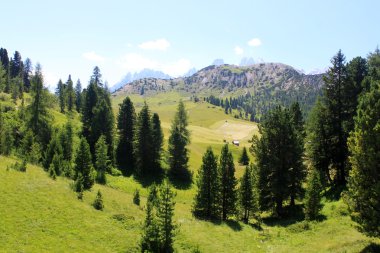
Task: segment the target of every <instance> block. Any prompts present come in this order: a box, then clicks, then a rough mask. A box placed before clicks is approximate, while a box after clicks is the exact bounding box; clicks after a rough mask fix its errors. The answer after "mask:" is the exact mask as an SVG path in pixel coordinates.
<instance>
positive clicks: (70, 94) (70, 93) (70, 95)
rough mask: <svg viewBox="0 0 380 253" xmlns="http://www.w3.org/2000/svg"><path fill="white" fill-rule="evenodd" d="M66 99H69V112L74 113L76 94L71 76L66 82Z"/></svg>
mask: <svg viewBox="0 0 380 253" xmlns="http://www.w3.org/2000/svg"><path fill="white" fill-rule="evenodd" d="M66 99H67V110H68V111H69V112H72V111H73V110H74V108H75V92H74V84H73V81H72V80H71V75H69V78H68V80H67V82H66Z"/></svg>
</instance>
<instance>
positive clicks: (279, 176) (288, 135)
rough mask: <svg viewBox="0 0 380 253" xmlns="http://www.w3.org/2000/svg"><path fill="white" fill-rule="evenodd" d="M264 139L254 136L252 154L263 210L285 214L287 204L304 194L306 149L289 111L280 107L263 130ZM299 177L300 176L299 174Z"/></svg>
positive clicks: (267, 120)
mask: <svg viewBox="0 0 380 253" xmlns="http://www.w3.org/2000/svg"><path fill="white" fill-rule="evenodd" d="M259 132H260V134H261V138H260V139H259V138H258V137H257V136H254V137H253V139H252V147H251V150H252V152H253V153H254V155H255V157H256V166H257V169H258V191H259V194H258V195H259V203H260V208H261V209H262V210H270V209H272V208H273V207H275V209H276V214H277V215H279V216H281V215H282V214H283V202H284V201H285V200H286V199H287V198H288V197H290V196H291V195H292V194H295V193H297V192H299V191H300V189H299V188H300V187H301V183H302V181H301V180H302V178H303V171H302V168H303V167H302V147H301V146H300V141H299V134H298V133H297V131H296V130H295V127H294V125H293V123H292V120H291V115H290V112H289V110H288V109H282V108H281V107H277V108H276V109H274V110H272V111H270V112H269V114H268V115H267V116H266V118H265V120H264V121H263V122H262V124H261V125H260V126H259ZM297 173H299V174H297Z"/></svg>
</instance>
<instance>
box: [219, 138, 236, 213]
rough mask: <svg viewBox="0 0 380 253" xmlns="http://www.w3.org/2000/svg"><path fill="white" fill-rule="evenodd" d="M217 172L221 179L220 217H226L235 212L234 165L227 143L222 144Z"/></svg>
mask: <svg viewBox="0 0 380 253" xmlns="http://www.w3.org/2000/svg"><path fill="white" fill-rule="evenodd" d="M219 174H220V180H221V198H222V201H221V204H222V219H223V220H227V218H228V217H229V216H231V215H233V214H235V213H236V201H237V192H236V184H237V182H236V178H235V165H234V160H233V158H232V154H231V152H230V151H229V150H228V144H226V145H224V146H223V148H222V151H221V154H220V160H219Z"/></svg>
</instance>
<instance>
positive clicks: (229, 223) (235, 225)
mask: <svg viewBox="0 0 380 253" xmlns="http://www.w3.org/2000/svg"><path fill="white" fill-rule="evenodd" d="M225 223H226V224H227V226H229V227H230V228H231V229H232V230H233V231H241V230H242V229H243V227H242V226H241V224H240V222H238V221H235V220H226V221H225Z"/></svg>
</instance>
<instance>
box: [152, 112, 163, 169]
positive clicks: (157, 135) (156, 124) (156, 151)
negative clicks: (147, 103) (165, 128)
mask: <svg viewBox="0 0 380 253" xmlns="http://www.w3.org/2000/svg"><path fill="white" fill-rule="evenodd" d="M152 141H153V154H152V155H153V158H152V160H153V164H154V165H153V166H154V167H156V168H157V170H161V152H162V145H163V141H164V134H163V132H162V128H161V121H160V118H159V116H158V114H157V113H153V116H152Z"/></svg>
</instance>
